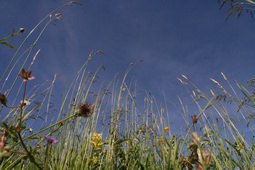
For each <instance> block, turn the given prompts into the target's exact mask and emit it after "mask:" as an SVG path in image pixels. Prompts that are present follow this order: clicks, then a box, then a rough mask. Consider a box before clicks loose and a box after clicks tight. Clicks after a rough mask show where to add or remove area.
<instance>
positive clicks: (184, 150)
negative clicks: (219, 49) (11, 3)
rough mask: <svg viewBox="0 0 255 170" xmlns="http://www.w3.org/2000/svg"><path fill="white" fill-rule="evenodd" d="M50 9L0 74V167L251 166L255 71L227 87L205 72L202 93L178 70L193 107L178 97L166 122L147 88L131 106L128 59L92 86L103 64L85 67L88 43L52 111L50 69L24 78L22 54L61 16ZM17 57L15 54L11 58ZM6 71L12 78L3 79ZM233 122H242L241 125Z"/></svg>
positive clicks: (163, 111) (132, 89)
mask: <svg viewBox="0 0 255 170" xmlns="http://www.w3.org/2000/svg"><path fill="white" fill-rule="evenodd" d="M75 4H79V3H76V2H74V1H70V2H68V3H65V4H64V6H71V5H75ZM54 12H55V11H53V12H52V13H50V14H48V15H47V16H46V17H45V18H44V19H43V20H42V21H41V22H40V23H39V25H43V24H45V25H44V27H43V30H40V31H41V32H40V31H39V32H40V33H39V35H38V36H37V37H36V39H35V41H34V42H32V44H33V45H32V46H31V45H28V46H29V47H28V49H27V50H25V51H26V52H28V54H29V55H22V56H18V55H17V52H18V51H19V50H20V49H21V48H20V47H23V45H24V44H25V42H26V40H27V38H28V37H29V36H31V33H33V31H35V30H37V29H39V25H37V26H36V27H35V28H34V29H33V30H32V31H31V32H30V33H29V34H28V36H27V37H26V38H25V40H24V42H22V44H21V46H20V47H19V48H18V49H17V51H16V52H15V54H14V56H13V57H12V58H11V59H10V64H9V65H8V66H7V67H6V69H5V71H4V72H3V73H2V74H1V80H2V81H3V83H2V84H1V91H0V92H1V93H0V102H1V105H2V108H1V110H0V113H1V114H0V116H1V120H2V122H1V124H0V127H1V130H0V169H6V170H11V169H27V170H30V169H31V170H34V169H44V170H47V169H54V170H65V169H77V170H79V169H102V170H104V169H107V170H108V169H114V170H115V169H119V170H125V169H140V170H143V169H151V170H161V169H170V170H175V169H189V170H190V169H199V170H206V169H208V170H209V169H254V168H255V163H254V162H255V157H254V151H255V144H254V142H253V141H251V139H252V137H251V136H249V134H251V133H247V130H249V131H252V132H254V130H253V129H252V128H250V127H249V123H250V121H252V120H253V119H252V116H254V111H255V110H254V109H255V108H254V106H255V103H254V101H255V99H254V91H253V90H254V83H253V82H254V81H252V80H254V79H251V80H250V81H249V82H248V84H247V86H246V85H241V84H239V83H236V87H234V85H233V83H231V82H230V81H229V80H228V78H227V77H226V76H225V75H224V74H223V73H222V77H223V82H218V81H216V80H215V79H210V80H211V81H212V82H213V83H214V84H215V85H216V86H215V87H213V88H212V89H211V90H210V93H206V92H202V91H201V90H200V89H199V88H198V87H197V86H196V84H195V83H194V82H193V81H192V80H191V79H190V78H188V77H187V76H185V75H181V77H180V78H178V80H179V81H180V83H181V85H182V86H183V88H184V89H186V90H187V94H189V95H190V96H191V100H192V103H193V104H194V105H195V106H196V107H197V111H196V112H195V114H194V112H193V113H189V112H187V110H188V109H189V107H192V106H193V105H192V106H190V105H186V104H184V103H183V102H182V101H181V100H180V103H181V108H182V109H183V110H182V111H181V114H180V115H181V116H180V121H181V123H182V126H180V124H179V123H177V124H169V122H168V121H167V120H166V119H165V118H166V117H167V116H171V114H170V113H168V111H167V110H166V106H162V105H159V104H158V103H157V101H156V99H155V98H154V97H153V96H151V95H145V96H143V97H144V105H143V106H140V105H139V106H138V103H140V102H139V101H138V98H139V96H136V93H135V92H136V88H135V87H134V85H133V84H132V83H130V85H129V86H128V85H127V84H128V83H129V82H128V80H127V77H128V73H129V71H130V70H131V69H132V65H130V66H129V67H128V69H127V71H126V72H125V74H124V76H123V78H119V79H117V80H114V81H113V82H112V83H110V85H109V86H108V87H107V88H106V87H104V88H97V87H98V86H95V83H97V82H96V80H97V75H98V74H100V72H101V71H102V70H104V69H103V68H104V67H98V69H97V70H96V71H95V72H94V73H91V72H90V73H89V72H88V69H89V66H90V65H91V61H92V60H93V57H95V56H97V55H98V54H100V53H101V51H100V50H94V51H92V52H91V53H90V54H89V56H88V59H87V60H86V61H85V63H84V64H83V65H82V67H81V68H80V70H79V71H78V73H77V75H76V76H74V80H73V82H71V83H70V87H69V89H68V90H67V92H66V95H65V96H64V97H63V99H62V103H61V105H60V106H59V107H58V109H57V110H58V111H56V110H53V109H50V107H49V106H50V105H51V102H52V99H51V96H52V95H53V92H52V89H53V87H54V83H55V80H56V77H54V78H53V80H52V81H51V82H50V83H48V84H47V83H42V84H40V85H35V86H30V85H31V84H34V81H32V80H33V79H34V78H35V77H33V75H32V71H31V70H32V69H33V63H34V60H33V62H32V63H31V62H30V61H29V59H30V58H29V57H31V56H30V55H31V51H30V50H32V49H33V48H34V47H35V46H34V45H35V44H36V43H37V41H38V40H39V38H40V37H41V35H42V33H43V32H44V30H45V28H46V27H47V26H48V24H49V23H51V22H54V23H55V21H56V20H58V19H59V16H61V15H60V14H59V12H58V13H57V14H58V15H55V14H54ZM41 28H42V27H41ZM4 41H5V40H4ZM31 47H32V48H31ZM35 55H38V52H37V53H36V54H35ZM33 58H34V57H33ZM16 60H18V61H22V62H21V63H19V64H17V62H15V61H16ZM30 63H31V64H30ZM29 64H30V65H29ZM24 66H27V69H24V68H23V67H24ZM11 75H13V77H18V78H19V79H17V78H14V79H11V81H12V82H11V83H7V82H6V81H8V80H9V79H7V77H8V78H10V76H11ZM17 75H19V76H17ZM35 76H36V75H35ZM36 77H37V76H36ZM7 84H8V85H10V86H7ZM100 87H102V86H100ZM236 89H237V90H236ZM13 94H15V95H13ZM40 94H42V95H40ZM38 100H40V101H41V103H40V104H38V102H37V101H38ZM17 101H20V102H17ZM87 101H94V102H93V103H88V102H87ZM141 110H142V111H141ZM176 121H177V120H176ZM240 124H244V126H245V125H247V129H245V130H244V131H243V129H242V128H243V127H242V128H240V126H239V125H240ZM175 126H177V127H175ZM173 129H178V133H176V132H174V130H173ZM245 132H246V133H245Z"/></svg>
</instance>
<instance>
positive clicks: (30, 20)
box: [0, 0, 255, 101]
mask: <svg viewBox="0 0 255 170" xmlns="http://www.w3.org/2000/svg"><path fill="white" fill-rule="evenodd" d="M63 2H66V1H62V0H50V1H45V0H36V1H34V0H26V1H20V0H8V1H5V0H0V4H1V5H0V11H1V12H0V13H1V15H0V21H1V24H0V35H1V37H4V36H6V35H8V34H9V33H11V32H12V30H13V29H15V30H18V29H19V28H20V27H24V28H25V30H26V32H25V33H24V35H22V36H19V37H16V38H14V40H11V41H10V42H13V43H14V45H16V46H17V45H18V42H21V41H22V39H23V38H24V37H25V35H26V34H28V33H29V31H30V30H31V29H32V28H33V27H34V26H35V25H36V24H37V23H38V22H39V21H40V19H42V18H43V17H44V16H45V15H46V14H47V13H48V12H49V11H51V10H52V9H54V8H56V7H57V6H59V5H60V4H62V3H63ZM80 2H82V6H76V7H67V8H65V9H64V10H62V11H61V12H62V13H63V19H62V20H61V21H60V22H58V23H57V24H55V25H54V24H51V25H50V26H49V27H48V28H47V31H46V32H45V34H44V35H43V37H42V39H41V40H40V41H39V43H38V45H37V49H41V52H40V54H39V56H38V58H37V61H36V62H37V63H36V65H35V67H34V69H33V71H34V72H35V75H36V77H37V78H39V77H40V78H41V79H52V78H53V76H54V74H58V76H59V79H58V81H59V82H60V83H59V84H60V86H61V85H63V86H64V88H65V87H66V86H65V85H66V84H68V82H70V81H71V80H72V78H73V75H74V74H75V73H76V72H77V70H78V69H79V67H80V66H81V63H82V62H84V60H85V59H86V57H87V55H88V53H89V52H90V50H92V49H101V50H103V51H104V53H105V54H104V55H103V56H98V57H97V58H96V59H95V62H94V64H95V67H96V66H97V65H101V64H103V65H105V67H106V71H105V72H104V73H102V76H101V77H100V79H102V80H103V81H110V80H112V79H113V77H114V75H115V74H116V73H123V72H124V71H125V70H126V68H127V66H128V64H129V63H130V62H134V61H136V60H143V62H142V63H140V64H138V65H137V66H135V67H134V69H133V70H132V72H131V73H130V77H131V78H132V79H135V80H136V81H137V84H138V88H140V89H145V90H147V91H151V92H152V94H154V95H156V96H159V97H160V96H162V94H164V96H166V98H167V100H169V101H177V96H178V95H180V96H185V95H187V94H186V92H184V90H183V88H182V87H181V86H180V84H179V82H178V81H177V77H179V76H180V75H181V74H185V75H188V77H190V78H191V79H192V80H193V81H194V82H196V83H197V84H198V85H199V87H201V88H202V89H205V90H208V89H209V88H210V87H213V86H214V84H213V83H212V82H211V81H210V80H209V78H210V77H212V78H215V79H220V77H221V76H220V73H221V72H224V73H225V74H226V75H227V76H228V77H229V79H230V80H233V81H234V80H237V81H240V82H246V80H248V79H250V78H252V77H253V76H254V59H253V58H254V55H253V45H254V38H255V34H254V28H255V22H254V19H252V18H250V17H249V16H248V15H245V16H243V17H241V18H240V19H237V18H230V19H229V20H228V21H227V22H226V21H225V17H226V10H225V9H223V10H219V5H218V4H217V0H212V1H201V0H192V1H177V0H129V1H124V0H87V1H80ZM12 53H13V50H11V49H6V48H5V47H0V71H2V70H3V69H4V68H5V65H6V63H8V59H6V58H8V57H11V55H12ZM92 68H93V66H92Z"/></svg>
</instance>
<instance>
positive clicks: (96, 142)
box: [90, 133, 104, 150]
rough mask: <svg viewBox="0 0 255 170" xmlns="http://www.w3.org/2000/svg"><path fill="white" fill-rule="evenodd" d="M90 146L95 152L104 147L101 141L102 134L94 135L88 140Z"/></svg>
mask: <svg viewBox="0 0 255 170" xmlns="http://www.w3.org/2000/svg"><path fill="white" fill-rule="evenodd" d="M90 144H92V145H93V148H94V149H95V150H100V149H101V148H102V146H103V145H104V142H103V141H102V133H94V134H93V136H92V138H91V140H90Z"/></svg>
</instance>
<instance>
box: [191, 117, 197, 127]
mask: <svg viewBox="0 0 255 170" xmlns="http://www.w3.org/2000/svg"><path fill="white" fill-rule="evenodd" d="M191 118H192V123H193V125H194V124H197V122H198V117H197V116H196V115H194V116H191Z"/></svg>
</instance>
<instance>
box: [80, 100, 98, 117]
mask: <svg viewBox="0 0 255 170" xmlns="http://www.w3.org/2000/svg"><path fill="white" fill-rule="evenodd" d="M94 108H95V105H94V104H92V105H91V104H88V103H85V104H81V105H80V106H79V109H78V115H79V116H82V117H89V116H91V115H92V113H93V111H94Z"/></svg>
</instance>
